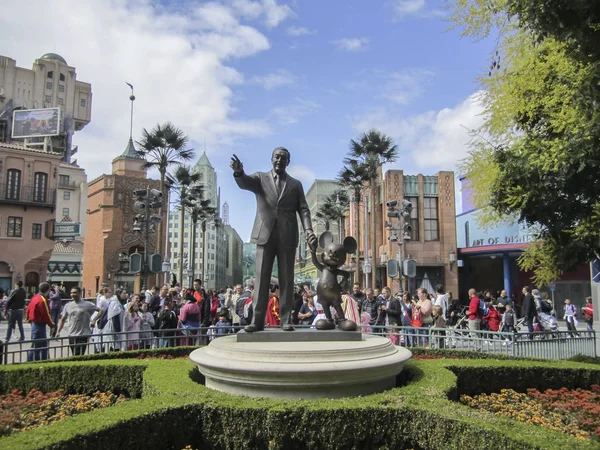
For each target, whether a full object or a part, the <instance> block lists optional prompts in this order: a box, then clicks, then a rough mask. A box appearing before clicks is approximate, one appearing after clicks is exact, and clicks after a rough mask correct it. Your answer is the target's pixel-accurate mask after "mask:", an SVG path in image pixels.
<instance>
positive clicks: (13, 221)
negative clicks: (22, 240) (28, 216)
mask: <svg viewBox="0 0 600 450" xmlns="http://www.w3.org/2000/svg"><path fill="white" fill-rule="evenodd" d="M22 229H23V218H22V217H9V218H8V227H7V230H6V235H7V236H8V237H21V232H22Z"/></svg>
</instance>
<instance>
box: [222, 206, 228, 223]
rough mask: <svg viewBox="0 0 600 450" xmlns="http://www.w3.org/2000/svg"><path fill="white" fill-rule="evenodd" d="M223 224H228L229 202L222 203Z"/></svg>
mask: <svg viewBox="0 0 600 450" xmlns="http://www.w3.org/2000/svg"><path fill="white" fill-rule="evenodd" d="M222 217H223V225H229V203H227V202H225V203H223V215H222Z"/></svg>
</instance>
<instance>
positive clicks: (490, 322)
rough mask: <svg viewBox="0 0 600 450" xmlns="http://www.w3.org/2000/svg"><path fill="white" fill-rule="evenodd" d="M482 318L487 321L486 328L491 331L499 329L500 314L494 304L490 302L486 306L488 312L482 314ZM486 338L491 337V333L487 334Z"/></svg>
mask: <svg viewBox="0 0 600 450" xmlns="http://www.w3.org/2000/svg"><path fill="white" fill-rule="evenodd" d="M483 320H485V321H486V322H487V326H488V330H490V331H493V332H496V333H497V332H498V330H500V322H501V321H502V317H501V316H500V312H499V311H498V310H497V309H496V306H495V305H492V304H490V305H489V307H488V313H487V314H486V315H485V316H483ZM487 337H488V338H490V339H493V337H494V335H493V334H491V333H490V334H488V335H487Z"/></svg>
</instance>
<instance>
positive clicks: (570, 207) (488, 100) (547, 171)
mask: <svg viewBox="0 0 600 450" xmlns="http://www.w3.org/2000/svg"><path fill="white" fill-rule="evenodd" d="M583 3H593V2H581V1H578V0H573V1H572V2H566V0H565V1H561V0H552V1H544V2H541V1H525V0H522V1H521V0H493V1H484V0H458V1H457V2H456V3H455V6H454V11H453V16H452V20H453V21H454V23H455V25H456V26H458V27H461V28H462V29H463V34H464V35H468V36H473V37H479V38H481V37H485V36H487V34H488V33H490V30H492V29H495V30H497V31H498V33H499V36H500V41H499V46H498V49H497V51H496V52H495V54H494V56H493V60H492V62H491V67H490V71H489V73H488V76H487V77H485V78H482V80H481V81H482V85H483V88H484V90H483V93H482V102H483V104H484V106H485V118H486V121H485V124H484V125H483V126H482V128H481V129H479V130H477V131H476V132H475V133H474V139H473V142H472V149H471V151H470V154H469V156H468V157H467V159H466V160H465V161H463V163H462V165H461V171H462V173H463V174H464V175H465V176H466V177H467V178H468V179H469V180H470V182H471V183H472V188H473V192H474V198H473V200H474V202H475V205H476V206H477V207H480V208H483V209H484V213H483V214H482V215H481V217H483V222H484V224H486V223H487V224H492V223H495V222H497V221H498V220H510V219H512V218H514V217H516V218H517V219H518V220H519V222H522V223H528V224H535V226H534V227H533V230H534V235H535V237H536V242H534V244H533V245H532V246H531V247H530V248H528V249H527V251H525V252H524V253H523V255H522V257H521V259H520V261H519V262H520V265H521V267H522V268H523V269H525V270H534V272H535V277H536V279H535V281H536V282H537V283H538V284H545V283H548V282H549V281H551V280H552V279H554V278H556V277H557V276H558V275H559V274H560V273H561V272H562V271H566V270H569V269H572V268H573V267H574V266H576V265H578V264H582V263H586V262H588V261H589V260H591V259H593V258H596V257H598V254H599V253H600V239H599V238H600V203H599V199H600V195H599V194H600V178H599V177H598V173H600V172H599V169H600V167H599V166H600V145H599V144H600V116H599V113H600V111H599V103H598V99H599V98H600V86H599V83H598V81H599V79H600V78H599V74H600V70H599V62H600V60H599V59H598V57H597V56H594V52H595V53H596V55H600V52H599V50H598V48H595V49H593V52H592V51H591V50H589V51H588V49H590V48H591V44H590V42H594V41H595V40H596V39H597V32H594V29H595V25H594V23H588V22H589V20H588V19H589V17H585V16H584V14H583V12H582V11H585V10H586V9H585V8H578V7H572V6H577V5H580V6H581V4H583ZM569 5H571V6H569ZM553 8H554V9H553ZM595 9H596V10H597V9H598V8H597V7H596V8H595ZM563 10H570V11H572V14H571V15H569V14H567V15H565V16H562V15H561V14H562V13H561V11H563ZM576 12H577V14H576ZM578 14H579V15H578ZM576 17H579V19H576ZM596 17H598V16H596ZM593 20H594V19H592V22H593ZM596 23H597V21H596ZM569 27H573V28H576V27H586V29H587V30H588V31H587V32H585V33H583V32H582V31H581V30H580V29H573V30H571V32H570V31H569ZM594 33H595V36H593V35H594Z"/></svg>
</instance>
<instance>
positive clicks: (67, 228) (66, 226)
mask: <svg viewBox="0 0 600 450" xmlns="http://www.w3.org/2000/svg"><path fill="white" fill-rule="evenodd" d="M80 234H81V224H80V223H76V222H56V223H55V224H54V237H55V238H57V237H74V236H79V235H80Z"/></svg>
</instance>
